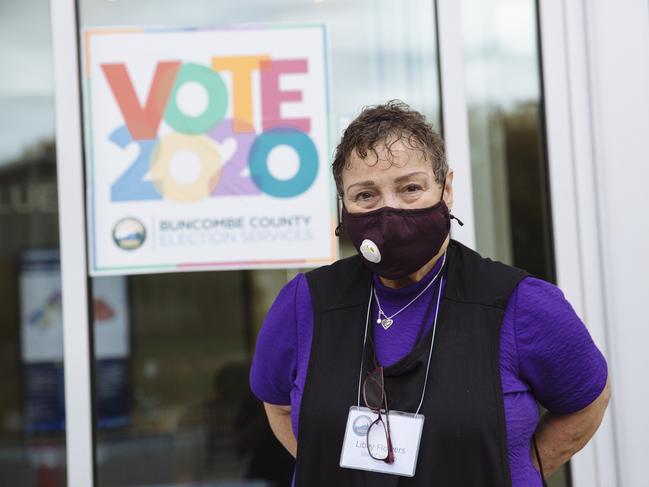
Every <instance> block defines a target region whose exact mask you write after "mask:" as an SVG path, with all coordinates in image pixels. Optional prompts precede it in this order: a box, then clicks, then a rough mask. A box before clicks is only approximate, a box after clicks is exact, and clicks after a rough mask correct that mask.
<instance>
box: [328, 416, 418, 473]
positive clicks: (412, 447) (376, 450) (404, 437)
mask: <svg viewBox="0 0 649 487" xmlns="http://www.w3.org/2000/svg"><path fill="white" fill-rule="evenodd" d="M381 417H382V418H383V422H384V423H385V422H386V421H385V419H386V418H385V415H381ZM376 418H377V415H376V414H374V413H373V412H372V411H371V410H370V409H368V408H362V407H358V406H352V407H351V408H349V416H348V417H347V427H346V429H345V439H344V440H343V449H342V453H341V454H340V466H341V467H344V468H353V469H356V470H369V471H371V472H381V473H389V474H392V475H402V476H405V477H413V476H414V475H415V469H416V468H417V456H418V455H419V442H420V440H421V432H422V429H423V427H424V416H423V415H421V414H412V413H403V412H401V411H390V437H391V439H392V450H393V452H394V463H385V462H384V461H383V460H375V459H374V458H372V457H371V456H370V454H369V451H368V448H369V449H370V450H371V451H372V455H374V456H375V457H377V458H385V457H386V456H387V441H386V436H385V433H384V430H383V427H382V426H381V425H380V424H377V425H375V426H374V427H373V428H372V431H371V433H370V437H369V441H368V437H367V429H368V428H369V426H370V424H372V422H373V421H374V420H375V419H376ZM386 424H387V423H386ZM368 443H369V447H368Z"/></svg>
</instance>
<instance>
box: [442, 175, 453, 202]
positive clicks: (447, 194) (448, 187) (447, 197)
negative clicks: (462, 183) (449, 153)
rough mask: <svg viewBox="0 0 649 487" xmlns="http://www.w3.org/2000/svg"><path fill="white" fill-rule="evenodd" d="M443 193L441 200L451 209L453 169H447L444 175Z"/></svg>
mask: <svg viewBox="0 0 649 487" xmlns="http://www.w3.org/2000/svg"><path fill="white" fill-rule="evenodd" d="M443 191H444V192H443V193H442V198H443V199H444V202H445V203H446V206H448V207H449V209H451V208H452V207H453V169H450V168H449V170H448V172H447V173H446V184H445V186H444V190H443Z"/></svg>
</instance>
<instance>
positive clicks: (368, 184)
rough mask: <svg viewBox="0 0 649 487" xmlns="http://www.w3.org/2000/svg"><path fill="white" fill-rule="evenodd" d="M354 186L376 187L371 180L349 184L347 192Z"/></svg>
mask: <svg viewBox="0 0 649 487" xmlns="http://www.w3.org/2000/svg"><path fill="white" fill-rule="evenodd" d="M354 186H364V187H366V186H376V183H375V182H374V181H371V180H368V181H360V182H358V183H354V184H350V185H349V186H347V191H349V190H350V189H352V188H353V187H354Z"/></svg>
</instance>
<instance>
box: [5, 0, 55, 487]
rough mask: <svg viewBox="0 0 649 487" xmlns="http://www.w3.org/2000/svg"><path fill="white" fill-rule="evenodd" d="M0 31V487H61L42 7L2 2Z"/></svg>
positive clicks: (49, 93)
mask: <svg viewBox="0 0 649 487" xmlns="http://www.w3.org/2000/svg"><path fill="white" fill-rule="evenodd" d="M26 26H29V27H28V28H26ZM0 32H2V40H3V42H2V44H1V45H0V65H2V66H3V70H2V76H0V118H1V119H2V122H1V125H2V130H0V295H1V296H2V301H1V302H2V305H1V306H0V370H2V393H0V485H20V486H25V487H29V486H35V487H36V486H39V487H40V486H45V485H47V486H52V487H58V486H61V487H62V486H65V485H66V472H65V467H66V449H65V404H64V400H63V397H64V391H63V370H64V369H63V334H62V332H63V322H62V315H61V279H60V264H59V250H58V247H59V239H58V237H59V228H58V210H57V182H56V156H55V149H54V98H53V80H52V52H51V50H52V47H51V39H50V19H49V3H48V2H46V1H42V0H29V1H17V0H9V1H4V2H2V4H1V6H0Z"/></svg>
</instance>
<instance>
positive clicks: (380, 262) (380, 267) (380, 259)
mask: <svg viewBox="0 0 649 487" xmlns="http://www.w3.org/2000/svg"><path fill="white" fill-rule="evenodd" d="M342 226H343V228H344V229H345V232H346V233H347V236H348V237H349V238H350V239H351V241H352V242H353V243H354V247H356V250H357V251H358V253H359V254H360V255H361V256H362V257H363V262H364V263H365V264H366V265H367V266H368V267H369V268H370V269H371V270H372V271H374V272H376V273H377V274H378V275H380V276H383V277H385V278H387V279H400V278H402V277H405V276H408V275H410V274H412V273H413V272H415V271H417V270H419V269H421V268H422V267H423V266H424V265H425V264H426V263H427V262H428V261H430V260H431V259H432V258H433V257H434V256H435V255H437V253H438V252H439V249H440V248H441V246H442V244H443V243H444V240H446V237H447V235H448V232H449V230H450V228H451V216H450V214H449V211H448V207H447V206H446V203H445V202H444V200H440V201H439V202H438V203H436V204H435V205H433V206H430V207H428V208H416V209H409V210H401V209H398V208H391V207H388V206H384V207H383V208H379V209H378V210H373V211H368V212H365V213H349V212H348V211H347V210H346V209H345V208H344V207H343V211H342Z"/></svg>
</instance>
